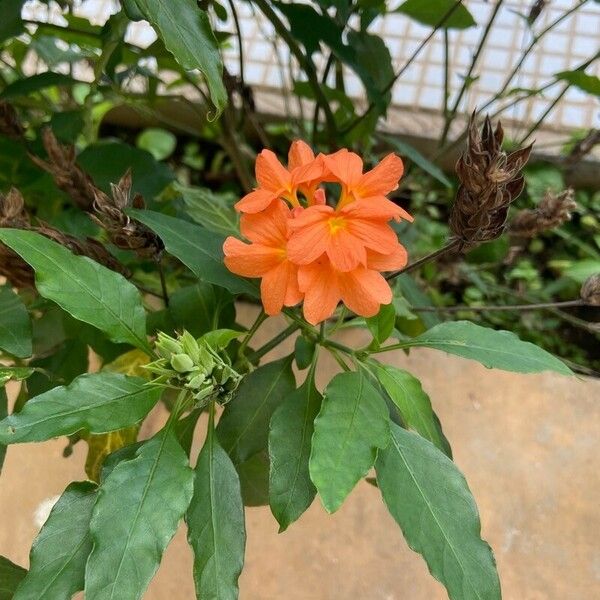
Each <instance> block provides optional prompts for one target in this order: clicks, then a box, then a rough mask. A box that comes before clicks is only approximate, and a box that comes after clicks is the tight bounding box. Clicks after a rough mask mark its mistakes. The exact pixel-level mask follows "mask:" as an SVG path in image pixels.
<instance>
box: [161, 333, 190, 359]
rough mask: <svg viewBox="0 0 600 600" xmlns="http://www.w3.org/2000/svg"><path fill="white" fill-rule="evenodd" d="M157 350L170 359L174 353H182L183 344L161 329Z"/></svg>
mask: <svg viewBox="0 0 600 600" xmlns="http://www.w3.org/2000/svg"><path fill="white" fill-rule="evenodd" d="M156 351H157V352H158V354H159V355H160V356H161V357H162V358H165V359H167V360H169V359H170V358H171V355H172V354H180V353H182V352H183V346H182V345H181V344H180V343H179V342H177V340H175V339H173V338H172V337H170V336H168V335H166V334H165V333H163V332H162V331H160V332H159V333H158V340H157V341H156Z"/></svg>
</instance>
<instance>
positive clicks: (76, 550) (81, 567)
mask: <svg viewBox="0 0 600 600" xmlns="http://www.w3.org/2000/svg"><path fill="white" fill-rule="evenodd" d="M95 501H96V486H95V485H94V484H93V483H92V482H90V481H79V482H74V483H71V484H70V485H69V486H68V487H67V489H66V490H65V491H64V492H63V494H62V496H61V497H60V499H59V500H58V502H57V503H56V504H55V505H54V507H53V508H52V511H51V512H50V516H49V517H48V520H47V521H46V523H45V524H44V526H43V527H42V529H41V531H40V533H39V534H38V536H37V538H36V539H35V541H34V542H33V546H32V548H31V555H30V560H29V562H30V567H29V573H27V575H26V577H25V579H23V581H22V582H21V584H20V585H19V588H18V589H17V593H16V594H15V595H14V598H13V600H30V599H31V598H52V599H53V600H62V599H64V600H68V599H69V598H71V597H72V596H73V594H74V593H75V592H78V591H79V590H82V589H83V579H84V574H85V563H86V561H87V559H88V556H89V554H90V552H91V550H92V538H91V536H90V532H89V529H90V518H91V516H92V508H93V507H94V502H95Z"/></svg>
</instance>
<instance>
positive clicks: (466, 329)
mask: <svg viewBox="0 0 600 600" xmlns="http://www.w3.org/2000/svg"><path fill="white" fill-rule="evenodd" d="M403 345H404V346H405V347H407V348H408V347H411V346H425V347H427V348H435V349H436V350H443V351H444V352H447V353H448V354H455V355H456V356H462V357H463V358H470V359H471V360H476V361H478V362H480V363H481V364H482V365H484V366H486V367H488V368H490V369H503V370H504V371H514V372H516V373H539V372H540V371H556V372H557V373H561V374H563V375H572V374H573V372H572V371H571V369H569V367H567V365H565V364H564V363H563V362H562V361H561V360H559V359H558V358H556V357H555V356H552V354H549V353H548V352H546V351H545V350H542V349H541V348H540V347H538V346H536V345H534V344H531V343H529V342H523V341H521V340H520V339H519V338H518V337H517V336H516V335H515V334H514V333H512V332H511V331H496V330H494V329H488V328H487V327H481V326H480V325H475V323H471V322H470V321H450V322H447V323H440V324H439V325H436V326H435V327H433V328H432V329H429V330H428V331H426V332H425V333H423V334H421V335H420V336H418V337H416V338H414V339H412V340H408V341H406V342H403Z"/></svg>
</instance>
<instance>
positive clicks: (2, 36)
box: [0, 0, 25, 42]
mask: <svg viewBox="0 0 600 600" xmlns="http://www.w3.org/2000/svg"><path fill="white" fill-rule="evenodd" d="M24 3H25V0H2V19H1V20H0V42H3V41H4V40H7V39H8V38H12V37H16V36H18V35H21V34H22V33H23V32H24V31H25V27H24V26H23V20H22V19H21V9H22V8H23V4H24Z"/></svg>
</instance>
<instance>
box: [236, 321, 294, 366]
mask: <svg viewBox="0 0 600 600" xmlns="http://www.w3.org/2000/svg"><path fill="white" fill-rule="evenodd" d="M298 329H300V325H298V324H297V323H292V324H291V325H289V326H288V327H286V328H285V329H284V330H283V331H281V332H280V333H278V334H277V335H276V336H275V337H274V338H273V339H272V340H270V341H268V342H267V343H266V344H265V345H264V346H261V347H260V348H259V349H258V350H256V351H255V352H253V353H252V354H250V356H248V359H249V360H250V361H255V360H259V359H260V358H262V357H263V356H264V355H265V354H267V352H270V351H271V350H273V348H275V347H277V346H279V344H281V342H283V341H284V340H286V339H287V338H289V337H290V335H292V333H294V332H295V331H297V330H298Z"/></svg>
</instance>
